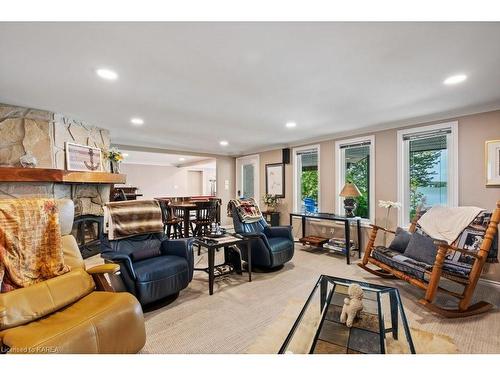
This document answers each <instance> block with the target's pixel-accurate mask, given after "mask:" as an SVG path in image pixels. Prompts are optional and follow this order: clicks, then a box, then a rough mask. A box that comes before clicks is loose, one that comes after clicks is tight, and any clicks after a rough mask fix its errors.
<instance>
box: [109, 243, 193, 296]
mask: <svg viewBox="0 0 500 375" xmlns="http://www.w3.org/2000/svg"><path fill="white" fill-rule="evenodd" d="M192 242H193V239H191V238H186V239H176V240H169V239H167V238H166V237H165V235H164V234H163V233H153V234H142V235H137V236H133V237H129V238H124V239H120V240H111V241H110V240H108V239H107V237H106V236H105V238H104V240H103V242H102V246H101V249H102V253H101V256H102V257H103V258H104V259H105V260H106V261H108V262H113V263H117V264H119V265H120V270H121V278H122V280H123V283H124V284H125V286H126V288H127V290H128V291H129V292H130V293H132V294H134V295H135V296H136V297H137V299H138V300H139V302H140V303H141V304H142V305H146V304H149V303H151V302H154V301H157V300H160V299H163V298H165V297H167V296H171V295H174V294H176V293H178V292H179V291H181V290H182V289H184V288H186V287H187V286H188V284H189V283H190V282H191V280H192V279H193V270H194V261H193V251H192V246H193V243H192Z"/></svg>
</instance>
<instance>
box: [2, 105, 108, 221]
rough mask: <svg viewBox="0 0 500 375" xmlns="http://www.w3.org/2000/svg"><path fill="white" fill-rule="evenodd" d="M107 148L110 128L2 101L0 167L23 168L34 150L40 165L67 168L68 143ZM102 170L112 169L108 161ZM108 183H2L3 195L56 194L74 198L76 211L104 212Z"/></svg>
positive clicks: (32, 195) (79, 212)
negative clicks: (21, 158)
mask: <svg viewBox="0 0 500 375" xmlns="http://www.w3.org/2000/svg"><path fill="white" fill-rule="evenodd" d="M66 142H72V143H77V144H81V145H86V146H93V147H98V148H100V149H102V150H107V149H109V147H110V143H111V142H110V139H109V131H108V130H106V129H102V128H99V127H96V126H93V125H90V124H88V123H85V122H83V121H79V120H76V119H73V118H70V117H68V116H65V115H63V114H58V113H53V112H49V111H43V110H38V109H33V108H24V107H18V106H12V105H8V104H1V103H0V167H20V166H21V164H20V161H19V158H20V157H21V156H23V155H25V154H26V152H28V151H29V152H31V154H32V155H33V156H34V157H35V158H36V159H37V162H38V164H37V168H56V169H65V168H66V167H65V166H66V160H65V159H66V158H65V143H66ZM103 170H105V171H109V165H108V163H105V164H104V165H103ZM109 192H110V186H109V185H99V184H56V183H35V182H34V183H25V182H23V183H12V182H0V198H8V197H54V198H71V199H73V200H75V206H76V214H77V215H78V214H85V213H90V214H101V213H102V204H104V203H105V202H107V201H108V200H109Z"/></svg>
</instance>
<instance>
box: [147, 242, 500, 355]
mask: <svg viewBox="0 0 500 375" xmlns="http://www.w3.org/2000/svg"><path fill="white" fill-rule="evenodd" d="M218 255H219V256H220V255H221V254H218ZM195 261H196V262H197V263H200V264H202V263H204V262H205V256H204V255H203V254H202V256H201V257H197V258H196V260H195ZM356 262H357V259H356V260H355V261H353V262H352V264H351V265H349V266H348V265H346V263H345V258H343V257H341V256H338V255H332V254H328V253H325V252H324V250H306V249H304V248H302V247H301V246H297V247H296V252H295V256H294V258H293V260H292V261H291V262H290V263H288V264H287V265H285V267H284V268H282V269H281V270H279V271H277V272H272V273H254V274H253V281H252V282H251V283H249V282H248V280H247V274H243V275H242V276H239V275H231V276H229V277H226V278H225V279H219V280H217V281H216V285H215V291H214V294H213V295H212V296H209V294H208V280H207V275H206V274H205V273H203V272H195V276H194V279H193V281H192V282H191V284H190V285H189V287H188V288H187V289H185V290H183V291H182V292H181V293H180V295H179V297H178V298H177V299H176V300H175V301H173V302H172V303H170V304H169V305H166V306H163V307H161V308H158V309H156V310H154V311H151V312H146V313H145V318H146V330H147V342H146V345H145V347H144V349H143V351H142V352H143V353H275V352H277V351H278V349H279V347H280V346H281V344H282V342H283V340H284V338H285V337H286V335H287V334H288V332H289V330H290V328H291V324H292V323H293V320H294V317H296V316H297V315H298V314H299V312H300V310H301V308H302V306H303V304H304V302H305V301H306V299H307V297H308V295H309V293H310V292H311V290H312V287H313V286H314V283H315V282H316V281H317V279H318V277H319V276H320V275H321V274H327V275H333V276H339V277H344V278H349V279H354V280H363V281H368V282H371V283H374V284H386V285H391V286H396V287H398V288H399V291H400V293H401V296H402V299H403V304H404V307H405V311H406V314H407V318H408V321H409V324H410V327H411V328H412V330H413V332H414V335H417V336H422V337H423V338H422V340H421V339H420V338H419V337H417V338H416V340H415V341H417V343H416V347H417V351H418V352H420V353H423V352H424V353H439V352H441V353H452V352H455V351H457V350H458V352H460V353H500V311H499V310H498V309H494V310H493V311H491V312H489V313H487V314H483V315H480V316H476V317H469V318H461V319H444V318H441V317H439V316H436V315H434V314H432V313H430V312H428V311H427V310H426V309H424V308H423V307H421V306H420V305H419V304H418V303H417V302H416V300H417V299H418V298H420V297H422V295H423V292H422V291H420V290H419V289H418V288H416V287H412V286H410V285H409V284H407V283H405V282H403V281H399V280H394V281H393V280H383V279H380V278H378V277H376V276H373V275H371V274H369V273H367V272H366V271H363V270H362V269H361V268H359V267H358V266H356V265H355V263H356ZM477 299H484V300H487V301H489V302H492V303H493V304H494V305H496V306H500V293H499V289H497V288H495V287H493V286H491V285H486V284H480V285H479V286H478V289H477V293H476V295H475V300H477ZM415 332H416V333H415ZM429 335H431V336H429ZM424 336H428V337H427V338H425V337H424Z"/></svg>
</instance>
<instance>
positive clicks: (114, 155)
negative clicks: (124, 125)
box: [104, 147, 124, 173]
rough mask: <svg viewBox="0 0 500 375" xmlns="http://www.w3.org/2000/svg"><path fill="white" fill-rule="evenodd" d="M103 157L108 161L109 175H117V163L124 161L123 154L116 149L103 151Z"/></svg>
mask: <svg viewBox="0 0 500 375" xmlns="http://www.w3.org/2000/svg"><path fill="white" fill-rule="evenodd" d="M104 157H105V158H106V159H108V160H109V161H110V165H111V173H119V163H121V162H122V161H123V159H124V157H123V153H122V152H121V151H120V150H118V149H117V148H116V147H112V148H110V149H109V150H108V151H104Z"/></svg>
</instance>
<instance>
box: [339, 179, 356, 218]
mask: <svg viewBox="0 0 500 375" xmlns="http://www.w3.org/2000/svg"><path fill="white" fill-rule="evenodd" d="M360 195H361V193H360V192H359V190H358V187H357V186H356V185H355V184H354V183H352V182H346V183H345V185H344V188H343V189H342V191H341V192H340V194H339V196H341V197H343V198H345V199H344V210H345V216H346V217H354V210H355V209H356V200H355V199H354V198H356V197H359V196H360Z"/></svg>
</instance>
